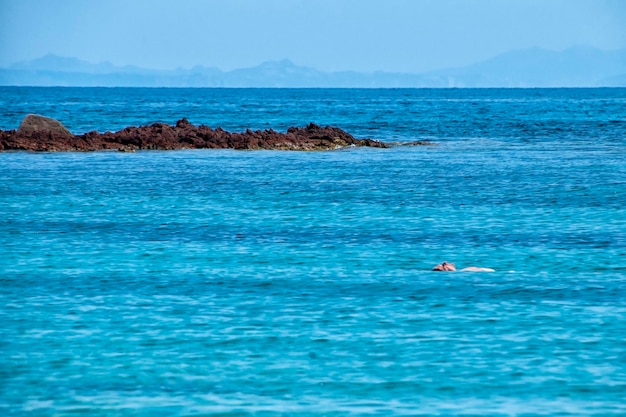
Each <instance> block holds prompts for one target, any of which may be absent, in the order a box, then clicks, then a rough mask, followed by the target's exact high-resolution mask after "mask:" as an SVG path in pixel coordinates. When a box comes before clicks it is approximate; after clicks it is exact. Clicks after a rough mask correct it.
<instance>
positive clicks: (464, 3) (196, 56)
mask: <svg viewBox="0 0 626 417" xmlns="http://www.w3.org/2000/svg"><path fill="white" fill-rule="evenodd" d="M624 22H626V0H106V1H103V0H0V67H7V66H9V65H10V64H13V63H16V62H20V61H27V60H32V59H36V58H39V57H42V56H44V55H46V54H56V55H60V56H66V57H75V58H79V59H82V60H85V61H89V62H92V63H99V62H110V63H112V64H114V65H120V66H122V65H135V66H140V67H145V68H153V69H175V68H181V67H182V68H191V67H194V66H196V65H202V66H207V67H217V68H220V69H222V70H225V71H228V70H232V69H236V68H244V67H252V66H256V65H259V64H260V63H262V62H265V61H274V60H282V59H289V60H291V61H293V62H294V63H295V64H297V65H303V66H309V67H313V68H316V69H319V70H323V71H343V70H356V71H364V72H371V71H390V72H424V71H430V70H435V69H441V68H449V67H460V66H465V65H470V64H473V63H476V62H479V61H482V60H485V59H488V58H491V57H493V56H496V55H498V54H500V53H503V52H507V51H511V50H518V49H526V48H533V47H540V48H546V49H551V50H563V49H567V48H569V47H572V46H575V45H586V46H593V47H597V48H600V49H606V50H611V49H621V48H626V24H624Z"/></svg>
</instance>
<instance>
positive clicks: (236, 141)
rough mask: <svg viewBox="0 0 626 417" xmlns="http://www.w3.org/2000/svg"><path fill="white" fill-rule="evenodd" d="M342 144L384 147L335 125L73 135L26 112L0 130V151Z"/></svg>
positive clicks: (183, 127) (181, 126) (187, 127)
mask: <svg viewBox="0 0 626 417" xmlns="http://www.w3.org/2000/svg"><path fill="white" fill-rule="evenodd" d="M348 146H370V147H376V148H386V147H387V145H386V144H385V143H383V142H379V141H377V140H371V139H355V138H354V137H353V136H352V135H350V134H349V133H347V132H345V131H343V130H341V129H339V128H336V127H330V126H327V127H321V126H318V125H316V124H313V123H311V124H309V125H308V126H307V127H305V128H298V127H290V128H289V129H288V130H287V132H286V133H279V132H276V131H274V130H272V129H270V130H262V131H261V130H256V131H252V130H249V129H248V130H246V131H245V132H241V133H230V132H227V131H225V130H223V129H221V128H217V129H212V128H210V127H208V126H194V125H193V124H191V123H189V121H188V120H187V119H181V120H179V121H178V122H176V125H175V126H170V125H168V124H164V123H154V124H152V125H150V126H140V127H127V128H125V129H122V130H120V131H118V132H106V133H98V132H95V131H93V132H88V133H85V134H83V135H73V134H72V133H70V132H69V131H68V130H67V129H66V128H65V127H64V126H63V125H62V124H61V123H59V122H58V121H56V120H54V119H49V118H46V117H42V116H36V115H28V116H26V118H25V119H24V121H23V122H22V124H21V125H20V127H19V129H18V130H17V131H16V130H9V131H1V130H0V151H11V150H22V151H44V152H53V151H99V150H121V151H134V150H144V149H158V150H170V149H206V148H219V149H223V148H228V149H250V150H252V149H280V150H301V151H317V150H331V149H340V148H343V147H348Z"/></svg>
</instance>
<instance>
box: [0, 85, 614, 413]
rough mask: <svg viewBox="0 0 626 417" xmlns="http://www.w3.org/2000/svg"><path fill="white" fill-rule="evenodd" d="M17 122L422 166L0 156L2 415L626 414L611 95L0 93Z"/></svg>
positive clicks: (2, 108) (225, 156) (267, 157)
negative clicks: (336, 136)
mask: <svg viewBox="0 0 626 417" xmlns="http://www.w3.org/2000/svg"><path fill="white" fill-rule="evenodd" d="M29 113H35V114H40V115H44V116H48V117H52V118H55V119H58V120H59V121H61V122H62V123H63V124H64V125H65V126H66V127H68V129H70V130H71V131H72V132H73V133H75V134H81V133H85V132H88V131H93V130H96V131H99V132H105V131H116V130H120V129H122V128H124V127H127V126H138V125H148V124H152V123H155V122H163V123H168V124H175V123H176V121H177V120H178V119H181V118H183V117H186V118H188V119H189V121H190V122H191V123H194V124H196V125H208V126H211V127H213V128H217V127H222V128H223V129H225V130H229V131H244V130H246V129H248V128H249V129H252V130H256V129H270V128H271V129H274V130H278V131H285V130H286V129H287V128H288V127H289V126H306V125H307V124H308V123H311V122H313V123H317V124H319V125H332V126H337V127H340V128H342V129H344V130H346V131H348V132H349V133H351V134H353V135H354V136H355V137H357V138H372V139H378V140H381V141H385V142H398V143H400V144H402V143H403V142H410V141H417V140H420V141H430V142H432V145H430V146H394V147H391V148H389V149H371V148H346V149H341V150H335V151H327V152H297V151H235V150H181V151H139V152H136V153H122V152H86V153H79V152H73V153H72V152H70V153H64V152H61V153H27V152H5V153H0V218H1V221H0V414H1V415H3V416H79V415H85V416H233V417H234V416H259V417H262V416H395V415H411V416H415V415H423V416H431V415H437V416H446V415H450V416H451V415H464V416H535V415H537V416H607V415H614V416H618V415H620V416H623V415H626V89H624V88H608V89H594V88H589V89H159V88H153V89H151V88H25V87H24V88H23V87H1V88H0V129H3V130H8V129H16V128H17V127H18V126H19V124H20V121H21V120H22V118H23V117H24V116H26V115H27V114H29ZM442 261H447V262H453V263H455V264H456V265H457V268H459V269H460V268H463V267H467V266H478V267H486V268H492V269H494V270H495V272H491V273H489V272H473V273H472V272H460V271H457V272H433V271H432V268H433V267H434V266H435V265H437V264H438V263H440V262H442Z"/></svg>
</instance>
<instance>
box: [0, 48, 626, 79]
mask: <svg viewBox="0 0 626 417" xmlns="http://www.w3.org/2000/svg"><path fill="white" fill-rule="evenodd" d="M0 85H4V86H68V87H69V86H72V87H74V86H75V87H95V86H101V87H342V88H351V87H363V88H402V87H432V88H441V87H461V88H462V87H467V88H470V87H618V86H626V49H620V50H613V51H604V50H599V49H595V48H591V47H582V46H578V47H573V48H569V49H566V50H564V51H549V50H546V49H540V48H533V49H525V50H519V51H512V52H508V53H505V54H502V55H498V56H496V57H494V58H492V59H489V60H487V61H483V62H479V63H477V64H474V65H470V66H466V67H462V68H451V69H443V70H438V71H430V72H426V73H421V74H410V73H391V72H380V71H379V72H372V73H364V72H355V71H344V72H324V71H319V70H316V69H314V68H310V67H303V66H298V65H295V64H294V63H292V62H291V61H289V60H283V61H272V62H265V63H263V64H261V65H259V66H256V67H252V68H242V69H237V70H233V71H222V70H220V69H218V68H213V67H202V66H197V67H194V68H191V69H176V70H170V71H163V70H151V69H146V68H139V67H135V66H124V67H120V66H115V65H113V64H111V63H99V64H93V63H89V62H86V61H82V60H79V59H76V58H67V57H60V56H57V55H46V56H44V57H42V58H39V59H35V60H32V61H27V62H20V63H17V64H14V65H11V66H10V67H8V68H3V69H0Z"/></svg>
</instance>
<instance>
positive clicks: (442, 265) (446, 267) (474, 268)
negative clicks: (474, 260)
mask: <svg viewBox="0 0 626 417" xmlns="http://www.w3.org/2000/svg"><path fill="white" fill-rule="evenodd" d="M456 270H457V269H456V266H455V265H454V264H450V263H448V262H446V261H443V262H442V263H440V264H439V265H437V266H435V267H434V268H433V271H456ZM459 271H461V272H495V270H493V269H491V268H480V267H478V266H468V267H467V268H463V269H460V270H459Z"/></svg>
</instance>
